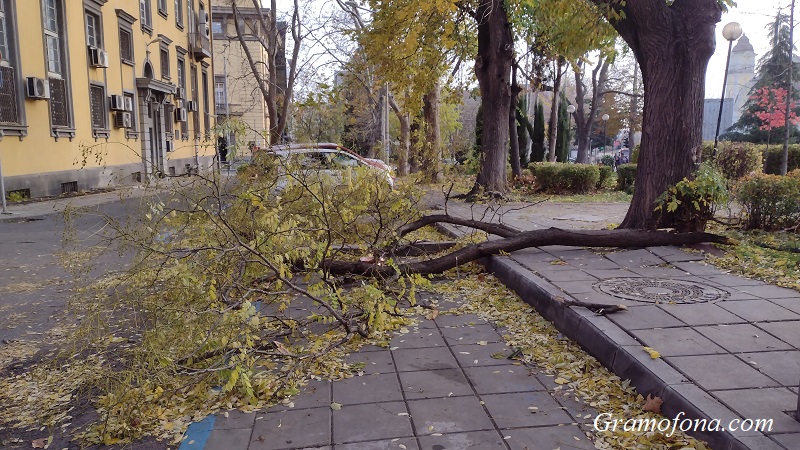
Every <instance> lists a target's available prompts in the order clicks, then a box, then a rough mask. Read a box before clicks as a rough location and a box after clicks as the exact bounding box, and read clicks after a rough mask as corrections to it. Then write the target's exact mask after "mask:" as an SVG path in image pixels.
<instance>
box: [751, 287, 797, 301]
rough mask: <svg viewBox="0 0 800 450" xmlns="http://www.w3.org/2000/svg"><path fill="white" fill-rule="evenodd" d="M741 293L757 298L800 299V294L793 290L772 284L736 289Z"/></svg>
mask: <svg viewBox="0 0 800 450" xmlns="http://www.w3.org/2000/svg"><path fill="white" fill-rule="evenodd" d="M736 289H737V290H739V291H742V292H745V293H748V294H752V295H755V296H756V297H761V298H766V299H775V298H800V292H797V291H793V290H791V289H786V288H782V287H779V286H773V285H771V284H768V285H764V286H740V287H737V288H736Z"/></svg>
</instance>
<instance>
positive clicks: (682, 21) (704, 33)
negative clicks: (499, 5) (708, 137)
mask: <svg viewBox="0 0 800 450" xmlns="http://www.w3.org/2000/svg"><path fill="white" fill-rule="evenodd" d="M592 1H594V2H595V3H598V4H603V5H606V6H608V5H614V6H613V7H614V8H615V9H617V10H621V11H622V12H623V13H624V16H623V17H624V19H622V20H613V19H611V24H612V25H613V26H614V28H615V29H616V30H617V31H618V32H619V34H620V36H622V38H623V39H624V40H625V42H627V43H628V45H629V46H630V47H631V49H632V50H633V53H634V55H636V60H637V61H638V62H639V65H640V67H641V68H642V79H643V82H644V116H643V119H642V144H641V149H640V152H639V162H638V168H637V173H636V188H635V191H634V194H633V200H632V201H631V207H630V209H629V210H628V214H627V215H626V216H625V220H623V222H622V224H621V225H620V227H622V228H641V229H646V228H655V227H657V226H658V223H656V219H655V216H654V214H653V208H654V206H655V200H656V198H657V197H658V196H659V195H661V194H662V193H663V192H664V191H665V190H666V189H667V188H668V187H669V186H671V185H674V184H675V183H677V182H678V181H680V180H682V179H683V178H685V177H689V176H691V174H692V171H693V169H694V167H695V161H696V158H697V156H698V153H699V152H700V150H701V144H702V134H701V132H702V126H703V101H704V97H705V75H706V68H707V67H708V60H709V59H710V58H711V55H712V54H713V53H714V46H715V40H714V31H715V25H716V23H717V22H719V21H720V18H721V16H722V7H721V6H720V3H719V2H718V0H692V1H677V2H674V3H671V4H670V3H668V2H665V1H664V0H636V1H629V2H626V3H625V6H622V7H620V6H617V5H618V3H617V2H616V1H612V0H592Z"/></svg>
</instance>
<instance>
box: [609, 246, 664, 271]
mask: <svg viewBox="0 0 800 450" xmlns="http://www.w3.org/2000/svg"><path fill="white" fill-rule="evenodd" d="M606 258H608V259H609V260H611V261H614V262H615V263H617V264H619V265H620V266H622V267H644V266H657V265H659V264H664V262H665V261H664V260H663V259H661V258H659V257H658V256H656V255H654V254H652V253H650V252H649V251H647V250H643V249H642V250H623V251H620V252H614V253H609V254H607V255H606Z"/></svg>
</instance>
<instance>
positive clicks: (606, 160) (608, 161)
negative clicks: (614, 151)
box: [600, 155, 614, 167]
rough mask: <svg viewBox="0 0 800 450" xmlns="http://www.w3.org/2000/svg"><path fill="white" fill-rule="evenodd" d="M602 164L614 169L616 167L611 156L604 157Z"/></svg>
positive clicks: (601, 159)
mask: <svg viewBox="0 0 800 450" xmlns="http://www.w3.org/2000/svg"><path fill="white" fill-rule="evenodd" d="M600 164H602V165H604V166H609V167H613V166H614V157H613V156H611V155H603V157H602V158H600Z"/></svg>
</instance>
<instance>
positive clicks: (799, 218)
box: [736, 172, 800, 230]
mask: <svg viewBox="0 0 800 450" xmlns="http://www.w3.org/2000/svg"><path fill="white" fill-rule="evenodd" d="M736 197H737V199H738V200H739V203H740V204H741V205H742V208H743V209H744V211H745V214H746V223H745V226H746V228H747V229H763V230H777V229H781V228H785V227H791V226H795V225H797V224H798V222H800V173H798V172H793V173H792V174H791V175H790V176H781V175H765V174H757V175H752V176H749V177H745V178H743V179H742V180H741V181H740V183H739V185H738V186H737V189H736Z"/></svg>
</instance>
